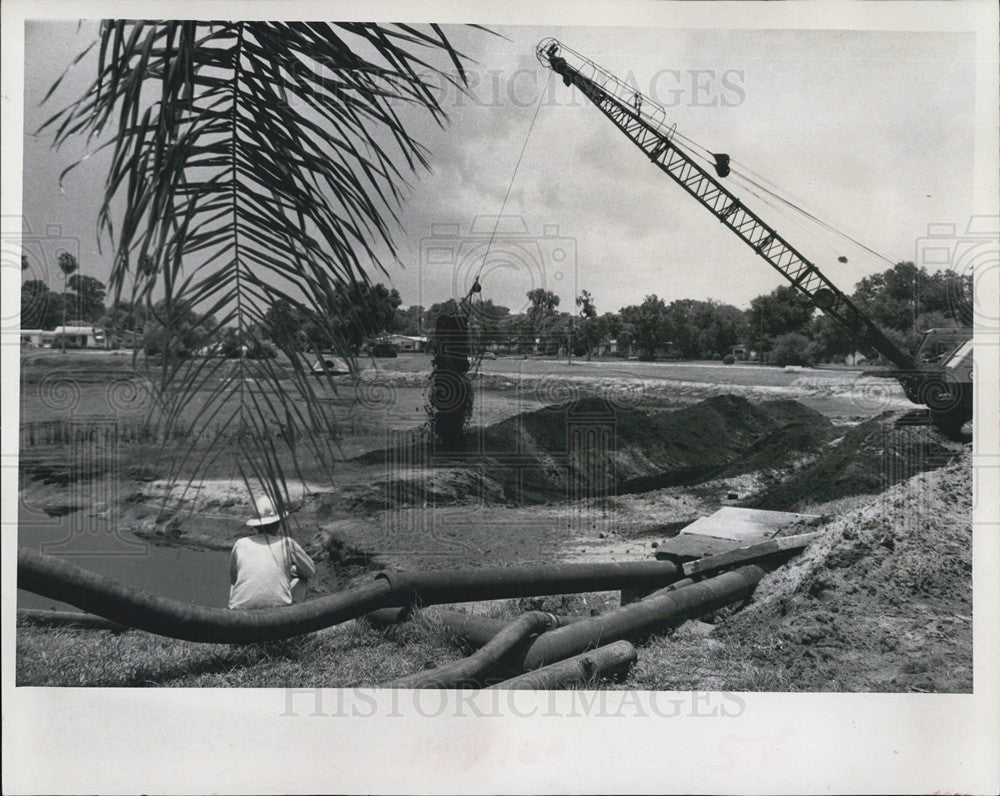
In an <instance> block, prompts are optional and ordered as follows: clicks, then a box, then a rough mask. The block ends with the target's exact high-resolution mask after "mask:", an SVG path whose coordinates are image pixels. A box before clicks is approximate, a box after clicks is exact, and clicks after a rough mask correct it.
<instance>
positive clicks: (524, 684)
mask: <svg viewBox="0 0 1000 796" xmlns="http://www.w3.org/2000/svg"><path fill="white" fill-rule="evenodd" d="M637 658H638V654H637V653H636V651H635V647H633V646H632V645H631V644H630V643H629V642H627V641H616V642H614V643H613V644H608V645H606V646H604V647H598V648H597V649H594V650H590V651H589V652H584V653H582V654H580V655H574V656H573V657H572V658H567V659H566V660H563V661H558V662H557V663H553V664H550V665H548V666H543V667H542V668H541V669H535V670H534V671H533V672H526V673H525V674H521V675H518V676H517V677H512V678H511V679H510V680H504V681H503V682H502V683H497V684H495V685H491V686H489V688H491V689H501V688H502V689H504V690H507V691H543V690H551V689H554V688H564V687H565V686H567V685H573V684H577V683H589V682H591V681H593V680H596V679H597V678H598V677H602V676H607V675H609V674H613V673H615V672H618V671H621V670H622V669H627V668H628V667H630V666H632V665H633V664H634V663H635V662H636V660H637Z"/></svg>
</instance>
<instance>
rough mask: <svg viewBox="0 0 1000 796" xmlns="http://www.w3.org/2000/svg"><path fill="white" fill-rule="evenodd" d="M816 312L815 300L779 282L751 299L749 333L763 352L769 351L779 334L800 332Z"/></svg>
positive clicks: (748, 320)
mask: <svg viewBox="0 0 1000 796" xmlns="http://www.w3.org/2000/svg"><path fill="white" fill-rule="evenodd" d="M815 311H816V307H815V306H814V305H813V303H812V302H811V301H810V300H809V299H808V298H806V297H805V296H804V295H803V294H801V293H799V292H798V291H797V290H795V288H793V287H790V286H785V285H780V286H779V287H776V288H775V289H774V290H772V291H771V292H770V293H765V294H764V295H761V296H757V297H756V298H755V299H753V300H752V301H751V302H750V311H749V313H748V314H747V322H748V324H749V327H750V328H749V330H748V334H749V336H750V339H751V340H754V341H757V342H758V346H759V348H760V349H761V351H768V350H770V348H771V346H772V344H773V341H774V339H775V338H776V337H779V336H781V335H784V334H790V333H792V332H800V333H801V332H802V331H803V330H804V329H805V327H806V325H807V324H808V323H809V321H810V320H811V319H812V316H813V314H814V313H815Z"/></svg>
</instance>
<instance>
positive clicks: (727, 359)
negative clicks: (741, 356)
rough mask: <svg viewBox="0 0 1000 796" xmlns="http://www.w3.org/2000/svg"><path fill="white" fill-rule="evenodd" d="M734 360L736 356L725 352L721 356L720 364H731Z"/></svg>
mask: <svg viewBox="0 0 1000 796" xmlns="http://www.w3.org/2000/svg"><path fill="white" fill-rule="evenodd" d="M735 361H736V357H734V356H733V355H732V354H726V355H725V356H724V357H723V358H722V364H724V365H732V364H733V363H734V362H735Z"/></svg>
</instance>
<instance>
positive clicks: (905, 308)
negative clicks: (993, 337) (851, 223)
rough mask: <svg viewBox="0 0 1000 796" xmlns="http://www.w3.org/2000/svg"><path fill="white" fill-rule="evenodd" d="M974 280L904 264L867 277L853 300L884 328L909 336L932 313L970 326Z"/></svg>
mask: <svg viewBox="0 0 1000 796" xmlns="http://www.w3.org/2000/svg"><path fill="white" fill-rule="evenodd" d="M971 280H972V278H971V276H970V275H962V274H957V273H955V272H954V271H952V270H950V269H945V270H943V271H937V272H935V273H933V274H930V273H928V272H927V269H926V268H917V267H916V266H915V265H914V264H913V263H911V262H901V263H896V265H894V266H893V267H892V268H889V269H888V270H886V271H883V272H881V273H878V274H873V275H872V276H866V277H865V278H864V279H862V280H861V281H860V282H858V284H857V285H856V287H855V290H854V295H853V297H852V298H853V299H854V301H855V302H856V303H857V304H858V305H859V307H860V308H861V309H862V310H863V311H864V312H865V313H866V314H867V315H868V316H869V317H871V318H872V319H873V320H874V321H875V322H876V323H878V324H879V325H880V326H882V327H883V328H889V329H896V330H897V331H900V332H903V333H904V335H909V333H910V332H911V331H912V330H913V329H914V326H915V323H916V321H917V319H918V318H919V317H920V316H921V315H923V314H925V313H929V312H933V313H937V314H938V316H939V317H941V318H946V319H949V320H951V321H952V322H953V323H955V324H957V325H970V323H971V310H970V307H971V295H972V282H971ZM949 325H951V324H949ZM924 331H925V330H924Z"/></svg>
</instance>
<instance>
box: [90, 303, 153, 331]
mask: <svg viewBox="0 0 1000 796" xmlns="http://www.w3.org/2000/svg"><path fill="white" fill-rule="evenodd" d="M146 317H147V308H146V305H145V304H143V303H142V302H140V301H137V302H131V301H118V302H116V303H114V304H112V305H111V308H110V309H109V310H108V311H107V313H106V314H105V315H104V317H103V318H102V319H101V325H102V326H103V327H104V328H105V329H107V330H108V331H109V332H110V333H111V334H113V335H118V336H121V335H122V333H123V332H134V333H135V334H142V332H143V329H144V328H145V325H146Z"/></svg>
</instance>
